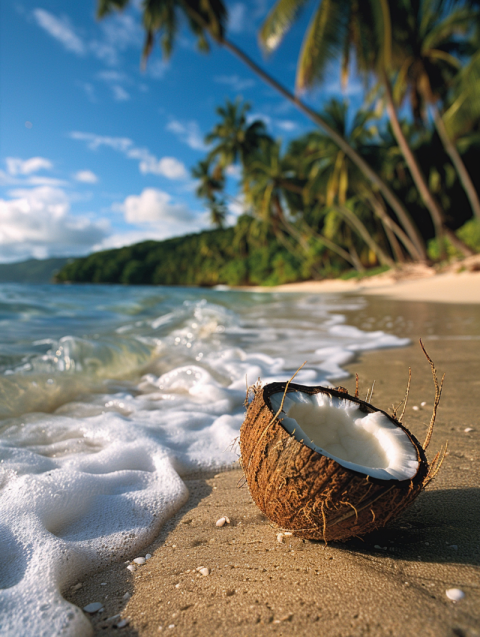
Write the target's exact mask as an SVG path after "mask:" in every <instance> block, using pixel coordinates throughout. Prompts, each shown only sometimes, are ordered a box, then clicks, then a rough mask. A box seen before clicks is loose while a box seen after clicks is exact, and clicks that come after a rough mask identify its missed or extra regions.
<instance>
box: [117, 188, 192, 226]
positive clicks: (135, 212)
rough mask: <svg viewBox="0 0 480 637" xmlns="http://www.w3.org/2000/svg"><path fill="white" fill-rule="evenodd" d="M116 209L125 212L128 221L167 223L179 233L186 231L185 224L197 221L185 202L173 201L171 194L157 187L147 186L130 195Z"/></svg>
mask: <svg viewBox="0 0 480 637" xmlns="http://www.w3.org/2000/svg"><path fill="white" fill-rule="evenodd" d="M114 209H115V210H118V211H121V212H123V214H124V217H125V221H127V222H128V223H133V224H148V225H154V226H164V227H165V225H166V226H167V227H168V226H169V227H170V229H172V228H177V229H178V231H179V233H182V232H185V230H186V226H185V224H187V223H188V224H189V225H190V223H191V222H192V221H195V216H194V215H193V213H192V212H190V210H189V209H188V208H187V206H185V204H183V203H173V202H172V197H171V195H169V194H168V193H167V192H164V191H163V190H158V189H157V188H145V189H144V190H143V191H142V193H141V194H140V195H130V196H128V197H127V198H126V199H125V201H124V202H123V203H122V204H117V205H115V206H114Z"/></svg>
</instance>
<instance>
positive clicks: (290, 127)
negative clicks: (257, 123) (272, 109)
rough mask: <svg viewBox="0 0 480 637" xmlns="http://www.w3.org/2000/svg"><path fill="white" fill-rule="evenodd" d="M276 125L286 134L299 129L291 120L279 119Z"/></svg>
mask: <svg viewBox="0 0 480 637" xmlns="http://www.w3.org/2000/svg"><path fill="white" fill-rule="evenodd" d="M274 124H275V126H277V127H278V128H280V130H283V131H285V132H286V133H291V132H292V131H294V130H297V128H298V124H297V122H294V121H292V120H291V119H277V120H275V122H274Z"/></svg>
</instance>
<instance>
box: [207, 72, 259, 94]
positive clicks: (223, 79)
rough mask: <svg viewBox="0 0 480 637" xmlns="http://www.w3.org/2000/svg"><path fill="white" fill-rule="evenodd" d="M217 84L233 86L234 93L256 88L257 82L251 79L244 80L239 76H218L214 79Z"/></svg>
mask: <svg viewBox="0 0 480 637" xmlns="http://www.w3.org/2000/svg"><path fill="white" fill-rule="evenodd" d="M213 81H214V82H217V84H226V85H227V86H231V87H232V89H233V90H234V91H237V92H240V91H244V90H245V89H246V88H252V86H255V80H253V79H251V78H242V77H239V76H238V75H217V76H216V77H214V78H213Z"/></svg>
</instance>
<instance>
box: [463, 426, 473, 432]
mask: <svg viewBox="0 0 480 637" xmlns="http://www.w3.org/2000/svg"><path fill="white" fill-rule="evenodd" d="M463 431H464V432H465V433H466V434H469V433H470V432H471V431H473V429H472V427H465V429H464V430H463Z"/></svg>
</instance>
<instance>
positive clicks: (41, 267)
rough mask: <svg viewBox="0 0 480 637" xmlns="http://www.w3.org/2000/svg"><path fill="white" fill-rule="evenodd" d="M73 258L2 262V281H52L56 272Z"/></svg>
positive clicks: (0, 271)
mask: <svg viewBox="0 0 480 637" xmlns="http://www.w3.org/2000/svg"><path fill="white" fill-rule="evenodd" d="M72 260H73V259H72V257H59V258H52V259H28V260H27V261H18V262H16V263H0V283H51V282H52V279H53V276H54V274H56V272H58V271H59V270H61V269H62V268H63V267H64V266H65V265H66V264H67V263H69V262H70V261H72Z"/></svg>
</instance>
